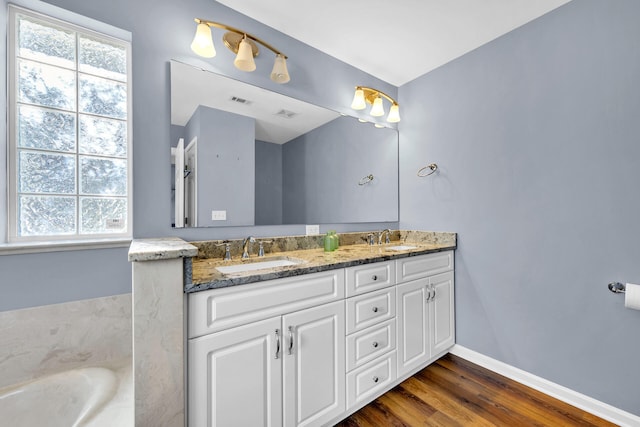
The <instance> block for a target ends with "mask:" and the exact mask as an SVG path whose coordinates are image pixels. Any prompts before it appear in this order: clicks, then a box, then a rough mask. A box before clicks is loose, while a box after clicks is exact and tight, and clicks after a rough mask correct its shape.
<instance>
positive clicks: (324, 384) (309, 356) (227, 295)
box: [130, 231, 456, 426]
mask: <svg viewBox="0 0 640 427" xmlns="http://www.w3.org/2000/svg"><path fill="white" fill-rule="evenodd" d="M391 237H392V238H391V240H392V242H391V243H389V244H382V245H378V244H375V242H374V244H373V245H370V244H369V242H370V240H371V239H370V236H369V235H368V233H346V234H341V235H340V238H341V241H340V245H341V246H340V248H339V249H338V250H336V251H335V252H324V251H323V249H322V244H321V243H322V242H321V240H322V237H321V236H307V237H289V238H273V239H269V240H263V241H262V245H261V246H262V247H263V250H264V253H265V255H264V256H263V257H259V256H258V255H257V254H258V249H257V247H258V245H259V244H260V241H259V239H258V241H257V242H256V243H254V244H253V246H255V251H254V252H255V255H253V256H252V257H250V258H249V259H244V260H243V259H242V258H241V257H240V254H241V253H242V251H241V249H242V241H231V242H221V241H214V242H192V243H191V244H186V243H184V242H180V241H177V240H171V241H166V242H165V243H168V244H169V246H168V248H170V249H168V250H167V251H164V252H163V251H161V250H160V248H159V246H156V245H162V241H155V242H150V241H145V240H142V241H135V242H134V243H133V244H132V248H131V251H130V260H132V261H135V262H134V319H136V320H137V318H138V316H137V314H138V311H140V314H141V315H144V314H143V312H145V310H143V309H142V306H143V305H145V303H144V296H143V295H141V297H140V298H137V297H136V284H137V283H136V282H137V280H136V279H137V277H139V278H140V280H139V283H138V284H140V285H141V286H142V288H141V289H140V291H142V290H143V288H144V287H145V286H152V287H155V288H157V287H158V286H172V285H170V284H164V285H162V284H160V283H157V281H158V280H160V281H164V279H165V278H166V277H168V276H167V275H165V274H160V275H156V276H155V280H152V282H154V283H149V280H148V277H147V278H145V277H144V276H145V273H144V272H142V271H139V273H140V274H138V275H136V267H138V268H143V269H144V267H145V266H146V264H148V263H149V262H152V264H154V263H156V262H167V261H169V260H173V261H176V260H177V261H178V263H176V264H174V266H178V265H181V266H182V269H181V271H180V274H175V275H173V277H174V278H176V277H180V279H182V281H183V285H184V287H183V288H182V289H181V291H184V294H183V295H184V296H183V297H182V298H181V299H180V301H179V304H174V307H175V308H176V309H177V310H179V309H180V307H179V306H180V305H181V306H182V310H183V315H182V322H183V324H182V325H177V324H174V325H173V328H172V329H173V332H174V333H173V334H172V333H171V332H169V333H168V336H169V337H173V339H174V341H173V344H176V345H177V344H178V343H177V341H175V334H178V335H179V331H178V329H179V328H178V326H180V327H183V326H184V325H186V328H183V331H184V330H186V334H185V335H183V336H182V345H184V346H185V347H181V352H182V354H183V355H184V353H185V352H186V358H184V359H182V366H173V371H172V372H173V374H172V375H171V378H170V379H171V380H172V381H176V385H178V384H177V382H179V378H178V376H179V374H180V372H179V371H180V369H182V372H186V378H185V379H186V381H184V379H183V381H184V382H185V383H186V384H187V386H186V389H187V391H188V392H187V395H186V398H185V399H184V400H183V409H185V408H186V413H187V414H188V425H189V426H227V425H251V426H257V425H265V426H266V425H271V426H280V425H283V426H298V425H304V426H320V425H332V424H334V423H336V422H338V421H340V420H341V419H343V418H345V417H346V416H348V415H349V414H351V413H353V412H355V411H356V410H357V409H359V408H360V407H362V406H364V405H366V404H367V403H369V402H370V401H372V400H373V399H375V398H376V397H377V396H379V395H381V394H383V393H384V392H386V391H387V390H389V389H391V388H392V387H394V386H395V385H397V384H399V383H400V382H402V381H403V380H405V379H406V378H408V377H409V376H411V375H413V374H414V373H416V372H417V371H419V370H420V369H422V368H423V367H425V366H426V365H428V364H429V363H431V362H432V361H434V360H436V359H437V358H438V357H440V356H441V355H443V354H445V353H446V352H447V351H448V349H449V348H450V347H451V346H452V345H453V344H454V339H455V335H454V253H453V251H454V249H455V248H456V235H455V233H429V232H418V231H394V232H392V233H391ZM245 249H246V245H245ZM260 253H262V251H260ZM145 254H146V255H145ZM225 254H231V255H232V256H231V260H228V259H227V260H225V259H224V258H225ZM176 257H177V258H176ZM180 261H182V262H180ZM173 286H175V285H173ZM173 291H174V294H175V289H174V290H173ZM160 293H162V291H160ZM158 294H159V293H157V292H156V293H155V294H154V296H157V295H158ZM136 304H140V308H141V310H137V307H136ZM153 306H154V307H156V308H157V307H159V305H158V304H153ZM167 308H168V307H167ZM146 313H147V314H148V313H149V312H148V311H146ZM155 314H157V310H156V312H155ZM173 314H174V315H175V313H173ZM158 320H159V322H160V323H162V319H158ZM134 321H135V320H134ZM175 321H177V319H175V316H174V322H175ZM146 322H147V323H148V322H149V321H148V319H147V320H146ZM140 332H141V333H142V331H140ZM156 334H157V335H158V337H157V338H158V339H161V340H164V341H165V342H164V343H163V344H160V345H165V344H167V342H166V338H167V334H163V332H162V331H161V330H158V331H157V332H156ZM153 335H154V333H151V334H149V330H148V329H146V330H145V331H144V336H142V335H140V334H139V335H138V336H136V333H135V328H134V341H135V342H136V343H137V345H136V344H134V359H135V365H136V375H135V376H136V381H137V380H138V379H139V380H140V381H141V382H143V383H144V382H145V381H149V379H148V378H145V377H144V371H145V370H149V367H150V365H152V364H153V363H151V364H150V363H149V361H148V360H146V357H147V356H149V354H146V353H145V349H144V347H145V346H152V347H155V348H157V347H158V345H159V344H158V343H152V342H150V341H151V340H153V338H152V336H153ZM138 339H139V340H138ZM169 346H170V348H171V350H173V351H175V348H174V347H173V346H172V345H169ZM138 349H139V350H140V351H141V352H140V354H139V355H138V354H136V353H137V350H138ZM171 350H170V351H171ZM138 356H140V357H138ZM176 356H179V355H178V354H176ZM178 359H179V357H177V359H176V360H178ZM178 362H179V361H178ZM177 365H180V363H177ZM148 374H149V375H151V374H153V372H148ZM155 374H160V375H162V374H161V373H159V372H155ZM139 377H140V378H139ZM156 380H157V379H156ZM165 380H166V379H165ZM152 381H153V380H152ZM159 382H161V383H162V384H163V385H166V384H167V381H159ZM137 385H138V384H137V383H136V386H137ZM141 386H142V389H144V388H145V385H144V384H141ZM137 390H138V388H136V391H137ZM164 397H165V398H166V397H167V396H164ZM181 399H182V398H181ZM143 400H144V395H143V396H141V397H140V398H138V393H137V392H136V425H138V421H140V425H148V424H149V423H148V422H147V421H148V417H154V416H156V415H155V414H154V409H153V406H154V405H159V406H163V405H165V406H166V400H164V402H163V400H162V399H160V398H157V399H156V398H151V399H150V400H151V401H150V402H144V401H143ZM184 402H186V403H184ZM175 403H176V406H177V408H176V409H179V408H178V407H179V406H180V405H179V402H175ZM138 410H140V414H138V412H139V411H138ZM156 410H160V411H166V407H162V408H158V409H156ZM175 416H176V425H180V424H179V420H178V418H179V415H177V414H176V415H175ZM183 416H184V414H183ZM143 420H144V422H143Z"/></svg>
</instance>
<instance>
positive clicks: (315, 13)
mask: <svg viewBox="0 0 640 427" xmlns="http://www.w3.org/2000/svg"><path fill="white" fill-rule="evenodd" d="M569 1H570V0H396V1H389V0H322V1H313V2H312V1H300V0H272V1H265V0H218V2H219V3H222V4H224V5H226V6H228V7H230V8H232V9H234V10H236V11H238V12H240V13H242V14H244V15H247V16H249V17H251V18H253V19H255V20H257V21H260V22H262V23H264V24H266V25H268V26H270V27H272V28H275V29H276V30H278V31H280V32H282V33H285V34H288V35H289V36H291V37H293V38H296V39H298V40H300V41H302V42H304V43H306V44H308V45H310V46H312V47H315V48H316V49H318V50H321V51H323V52H325V53H327V54H329V55H331V56H333V57H335V58H337V59H340V60H341V61H343V62H346V63H348V64H351V65H352V66H354V67H356V68H359V69H361V70H363V71H366V72H367V73H369V74H371V75H373V76H375V77H378V78H379V79H381V80H384V81H386V82H388V83H391V84H393V85H395V86H401V85H403V84H405V83H407V82H409V81H411V80H413V79H415V78H416V77H419V76H421V75H423V74H424V73H427V72H429V71H431V70H433V69H435V68H437V67H439V66H441V65H443V64H445V63H447V62H449V61H451V60H453V59H455V58H458V57H459V56H462V55H464V54H465V53H467V52H470V51H472V50H473V49H475V48H477V47H479V46H482V45H483V44H485V43H487V42H489V41H491V40H494V39H496V38H497V37H499V36H501V35H503V34H505V33H508V32H509V31H511V30H513V29H515V28H517V27H519V26H521V25H523V24H525V23H527V22H529V21H531V20H533V19H535V18H537V17H539V16H541V15H544V14H545V13H547V12H549V11H551V10H553V9H555V8H557V7H559V6H561V5H563V4H565V3H568V2H569ZM247 31H249V30H247ZM267 42H268V40H267ZM278 48H279V49H282V50H283V51H284V52H285V53H286V46H278ZM294 78H295V77H294Z"/></svg>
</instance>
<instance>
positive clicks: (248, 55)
mask: <svg viewBox="0 0 640 427" xmlns="http://www.w3.org/2000/svg"><path fill="white" fill-rule="evenodd" d="M233 65H235V66H236V68H237V69H238V70H242V71H253V70H255V69H256V62H255V61H254V60H253V51H252V49H251V45H250V44H249V43H247V42H246V41H245V40H244V39H242V40H241V41H240V46H238V55H237V56H236V59H235V60H234V61H233Z"/></svg>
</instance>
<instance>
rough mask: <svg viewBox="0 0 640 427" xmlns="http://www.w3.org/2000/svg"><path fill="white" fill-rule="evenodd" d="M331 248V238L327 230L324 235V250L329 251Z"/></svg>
mask: <svg viewBox="0 0 640 427" xmlns="http://www.w3.org/2000/svg"><path fill="white" fill-rule="evenodd" d="M332 250H333V238H332V237H331V233H330V232H328V231H327V233H326V234H325V235H324V251H325V252H331V251H332Z"/></svg>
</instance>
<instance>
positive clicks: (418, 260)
mask: <svg viewBox="0 0 640 427" xmlns="http://www.w3.org/2000/svg"><path fill="white" fill-rule="evenodd" d="M451 270H453V251H447V252H438V253H435V254H429V255H421V256H416V257H409V258H402V259H398V260H396V283H401V282H407V281H409V280H415V279H420V278H422V277H427V276H432V275H434V274H439V273H444V272H445V271H451Z"/></svg>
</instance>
